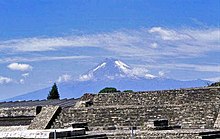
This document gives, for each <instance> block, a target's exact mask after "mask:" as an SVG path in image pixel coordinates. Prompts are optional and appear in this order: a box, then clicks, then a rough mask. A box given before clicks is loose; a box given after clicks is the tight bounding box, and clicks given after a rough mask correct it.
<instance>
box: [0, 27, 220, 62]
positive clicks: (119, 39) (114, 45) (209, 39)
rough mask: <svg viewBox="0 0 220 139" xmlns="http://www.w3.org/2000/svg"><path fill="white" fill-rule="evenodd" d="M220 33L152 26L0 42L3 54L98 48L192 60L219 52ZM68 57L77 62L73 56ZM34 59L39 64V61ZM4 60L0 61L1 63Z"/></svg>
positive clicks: (135, 54) (154, 56) (217, 30)
mask: <svg viewBox="0 0 220 139" xmlns="http://www.w3.org/2000/svg"><path fill="white" fill-rule="evenodd" d="M219 32H220V29H219V28H210V29H187V28H183V29H168V28H162V27H153V28H150V29H139V30H122V31H115V32H109V33H97V34H90V35H79V36H67V37H52V38H24V39H16V40H8V41H0V51H1V50H2V51H3V50H7V51H15V52H20V51H23V52H30V51H55V50H59V49H60V48H73V47H86V48H87V47H98V48H101V49H104V50H107V51H111V52H114V53H115V54H116V55H118V56H132V57H134V56H140V57H152V58H158V57H164V56H178V57H192V56H198V55H201V54H204V53H207V52H216V51H220V45H219V43H220V35H219V34H220V33H219ZM156 42H157V43H156ZM158 44H160V48H159V49H155V48H156V47H157V46H158ZM76 57H77V56H76ZM76 57H75V58H76ZM46 58H47V57H42V59H41V57H40V59H39V60H46ZM56 58H57V59H59V58H60V59H65V58H67V57H52V58H51V60H53V59H56ZM69 58H70V59H74V56H73V57H69ZM17 59H19V58H14V59H10V58H8V59H7V60H8V61H10V60H11V61H16V60H17ZM31 60H32V61H39V60H38V59H37V58H36V59H35V58H33V59H30V61H31ZM49 60H50V58H49ZM2 61H3V60H0V62H2ZM26 61H28V58H26Z"/></svg>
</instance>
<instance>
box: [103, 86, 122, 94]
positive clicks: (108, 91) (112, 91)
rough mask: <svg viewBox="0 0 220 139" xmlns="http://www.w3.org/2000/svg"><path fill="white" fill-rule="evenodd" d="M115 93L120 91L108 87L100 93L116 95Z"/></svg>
mask: <svg viewBox="0 0 220 139" xmlns="http://www.w3.org/2000/svg"><path fill="white" fill-rule="evenodd" d="M115 92H120V90H117V89H116V88H114V87H106V88H104V89H102V90H100V91H99V93H115Z"/></svg>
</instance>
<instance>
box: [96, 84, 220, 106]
mask: <svg viewBox="0 0 220 139" xmlns="http://www.w3.org/2000/svg"><path fill="white" fill-rule="evenodd" d="M196 102H215V103H216V102H220V88H194V89H180V90H162V91H148V92H137V93H106V94H97V95H96V96H95V97H94V100H93V104H94V106H111V105H164V104H174V105H179V104H186V103H196Z"/></svg>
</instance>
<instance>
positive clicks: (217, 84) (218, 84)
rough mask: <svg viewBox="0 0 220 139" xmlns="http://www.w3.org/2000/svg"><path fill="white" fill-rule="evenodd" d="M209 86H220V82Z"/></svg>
mask: <svg viewBox="0 0 220 139" xmlns="http://www.w3.org/2000/svg"><path fill="white" fill-rule="evenodd" d="M209 86H220V82H215V83H212V84H211V85H209Z"/></svg>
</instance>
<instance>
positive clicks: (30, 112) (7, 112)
mask: <svg viewBox="0 0 220 139" xmlns="http://www.w3.org/2000/svg"><path fill="white" fill-rule="evenodd" d="M35 115H36V107H11V108H0V117H16V116H35Z"/></svg>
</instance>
